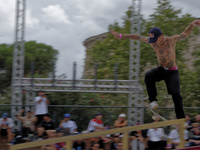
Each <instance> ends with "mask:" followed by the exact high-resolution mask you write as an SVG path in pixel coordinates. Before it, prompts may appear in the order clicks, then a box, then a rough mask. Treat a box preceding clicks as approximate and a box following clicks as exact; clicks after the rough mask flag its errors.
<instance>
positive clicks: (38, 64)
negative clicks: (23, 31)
mask: <svg viewBox="0 0 200 150" xmlns="http://www.w3.org/2000/svg"><path fill="white" fill-rule="evenodd" d="M57 55H58V51H57V50H55V49H54V48H53V47H52V46H50V45H46V44H43V43H37V42H36V41H29V42H26V43H25V62H24V74H25V75H24V76H25V77H30V70H31V62H32V61H34V62H35V68H36V69H35V77H47V76H48V73H50V72H52V66H53V63H54V62H56V60H57ZM12 61H13V44H1V45H0V62H1V64H0V91H2V90H4V89H6V88H7V89H8V87H10V85H11V78H12ZM9 98H10V97H9ZM9 98H8V99H9Z"/></svg>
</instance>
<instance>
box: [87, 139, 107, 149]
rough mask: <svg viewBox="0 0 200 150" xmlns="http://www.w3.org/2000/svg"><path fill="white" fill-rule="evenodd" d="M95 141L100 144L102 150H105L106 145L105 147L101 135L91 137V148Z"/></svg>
mask: <svg viewBox="0 0 200 150" xmlns="http://www.w3.org/2000/svg"><path fill="white" fill-rule="evenodd" d="M95 143H98V144H99V149H100V150H104V148H105V147H104V143H103V140H102V139H101V137H92V138H90V145H91V148H92V146H93V145H94V144H95Z"/></svg>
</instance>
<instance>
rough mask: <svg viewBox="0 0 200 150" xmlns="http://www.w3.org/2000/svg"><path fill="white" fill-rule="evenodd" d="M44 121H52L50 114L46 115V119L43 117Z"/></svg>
mask: <svg viewBox="0 0 200 150" xmlns="http://www.w3.org/2000/svg"><path fill="white" fill-rule="evenodd" d="M43 119H44V120H45V121H49V120H50V119H51V115H50V114H45V115H44V117H43Z"/></svg>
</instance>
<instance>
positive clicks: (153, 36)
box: [148, 27, 162, 43]
mask: <svg viewBox="0 0 200 150" xmlns="http://www.w3.org/2000/svg"><path fill="white" fill-rule="evenodd" d="M161 34H162V31H161V30H160V28H157V27H155V28H152V29H151V30H150V31H149V42H148V43H156V41H157V40H158V37H159V36H160V35H161Z"/></svg>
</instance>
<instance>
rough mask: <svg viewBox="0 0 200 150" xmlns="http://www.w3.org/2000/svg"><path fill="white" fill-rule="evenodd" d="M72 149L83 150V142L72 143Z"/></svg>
mask: <svg viewBox="0 0 200 150" xmlns="http://www.w3.org/2000/svg"><path fill="white" fill-rule="evenodd" d="M73 148H75V150H84V149H85V142H83V141H82V140H77V141H75V142H74V144H73Z"/></svg>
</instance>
